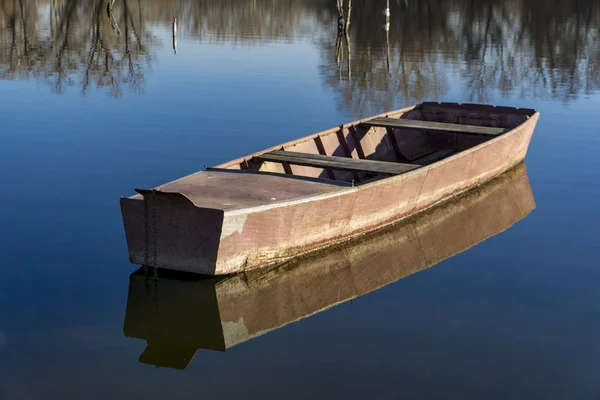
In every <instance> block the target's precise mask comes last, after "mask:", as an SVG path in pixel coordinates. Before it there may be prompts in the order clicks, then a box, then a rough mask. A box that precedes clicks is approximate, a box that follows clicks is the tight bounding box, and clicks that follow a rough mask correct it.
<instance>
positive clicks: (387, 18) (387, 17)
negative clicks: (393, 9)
mask: <svg viewBox="0 0 600 400" xmlns="http://www.w3.org/2000/svg"><path fill="white" fill-rule="evenodd" d="M384 14H385V46H386V65H387V70H388V74H389V73H390V0H387V5H386V8H385V11H384Z"/></svg>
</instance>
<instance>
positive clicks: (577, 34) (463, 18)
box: [0, 0, 600, 116]
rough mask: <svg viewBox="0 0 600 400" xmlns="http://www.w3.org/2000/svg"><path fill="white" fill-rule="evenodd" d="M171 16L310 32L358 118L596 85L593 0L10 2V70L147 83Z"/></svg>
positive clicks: (1, 58)
mask: <svg viewBox="0 0 600 400" xmlns="http://www.w3.org/2000/svg"><path fill="white" fill-rule="evenodd" d="M340 9H341V10H343V12H342V13H340ZM340 16H341V17H342V20H341V21H342V22H340ZM175 18H177V21H178V29H179V30H180V33H182V34H183V35H185V36H186V37H187V38H188V40H197V41H210V42H211V43H213V42H224V43H233V44H236V45H255V44H264V43H269V42H276V41H278V42H281V41H283V42H293V41H295V40H297V39H299V38H306V37H312V38H313V39H314V40H313V42H314V43H315V44H316V45H317V46H318V48H319V51H320V52H321V58H322V61H321V63H322V65H321V68H320V71H321V76H322V81H323V84H324V85H325V86H326V87H328V88H330V89H331V90H332V91H333V92H334V93H335V96H336V100H337V102H338V106H339V108H340V109H342V110H345V111H348V112H350V113H352V114H353V115H362V116H364V115H369V114H372V113H374V112H378V111H381V110H385V109H390V108H393V107H395V106H396V105H398V104H407V103H412V102H415V101H419V100H424V99H439V98H442V97H444V96H446V95H447V94H448V93H449V91H450V88H451V86H452V85H451V82H453V81H456V82H458V83H460V90H461V91H462V93H461V97H463V98H465V99H468V100H470V101H473V102H486V101H490V99H491V96H492V95H493V94H494V93H500V95H503V96H509V95H516V96H519V97H526V98H535V99H542V98H551V99H559V100H561V101H569V100H572V99H575V98H577V97H579V96H580V95H582V94H590V93H592V92H594V91H597V90H599V89H600V46H598V43H599V40H600V35H599V30H598V27H599V25H600V12H599V6H598V5H597V3H596V2H595V1H594V0H579V1H577V2H572V1H570V0H556V1H555V2H553V3H551V4H548V3H547V2H544V1H542V0H419V1H408V0H391V1H388V0H377V1H367V0H353V1H349V0H335V2H334V1H333V0H279V1H277V2H273V1H271V0H221V1H218V0H194V1H191V0H45V1H44V0H37V1H35V0H6V1H3V2H1V3H0V76H1V77H2V78H3V79H27V78H33V79H37V80H40V81H43V82H47V83H48V84H50V85H51V86H52V87H53V88H54V90H55V91H56V92H57V93H62V92H63V91H64V90H65V88H66V87H68V86H73V85H77V84H78V85H80V87H81V91H82V92H83V93H84V94H85V93H86V91H87V90H88V88H89V87H90V86H98V87H102V88H108V91H109V93H110V94H111V95H112V96H116V97H118V96H121V95H122V94H123V91H124V88H125V87H127V88H129V90H133V91H140V90H142V88H143V85H144V82H145V73H144V71H145V70H147V68H148V67H149V66H150V64H151V62H152V59H153V56H152V54H153V53H152V52H153V49H155V48H156V46H157V45H158V44H159V43H158V42H156V41H153V40H152V35H151V34H150V33H149V30H148V29H146V28H145V27H146V26H150V25H153V26H157V25H161V26H164V27H169V28H170V27H171V26H172V24H173V20H174V19H175Z"/></svg>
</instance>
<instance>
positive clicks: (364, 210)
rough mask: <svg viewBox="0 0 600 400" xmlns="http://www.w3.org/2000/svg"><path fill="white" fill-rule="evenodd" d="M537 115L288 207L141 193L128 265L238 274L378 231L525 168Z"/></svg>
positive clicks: (127, 202)
mask: <svg viewBox="0 0 600 400" xmlns="http://www.w3.org/2000/svg"><path fill="white" fill-rule="evenodd" d="M538 116H539V114H538V113H534V114H533V115H531V116H530V117H529V118H528V119H527V120H526V121H525V122H523V123H522V124H520V125H519V126H517V127H516V128H514V129H512V130H510V131H509V132H507V133H505V134H502V135H500V136H498V137H495V138H493V139H491V140H488V141H485V142H483V143H481V144H479V145H476V146H474V147H471V148H469V149H467V150H464V151H462V152H459V153H457V154H455V155H454V156H451V157H448V158H446V159H444V160H442V161H439V162H436V163H434V164H431V165H427V166H425V167H422V168H419V169H416V170H413V171H410V172H407V173H404V174H401V175H396V176H393V177H390V178H386V179H382V180H378V181H374V182H371V183H366V184H363V185H361V186H347V187H336V188H335V190H333V189H332V190H331V191H328V192H324V193H319V194H316V195H310V196H303V197H300V198H296V199H292V200H288V201H282V202H274V203H272V204H267V205H260V206H253V207H245V208H236V209H231V210H220V209H211V208H203V207H198V206H197V205H196V204H194V202H193V200H191V199H190V198H188V197H186V196H185V195H183V194H180V193H168V192H164V191H160V190H159V191H146V192H141V194H142V195H143V196H144V199H145V201H144V200H142V199H141V198H139V197H138V198H127V199H122V201H121V208H122V213H123V219H124V224H125V231H126V235H127V240H128V246H129V251H130V260H131V262H132V263H134V264H145V265H149V266H157V267H160V268H168V269H176V270H182V271H188V272H195V273H201V274H209V275H222V274H232V273H237V272H240V271H244V270H249V269H253V268H258V267H261V266H265V265H269V264H273V263H277V262H281V261H285V260H287V259H289V258H291V257H294V256H297V255H299V254H302V253H306V252H310V251H314V250H317V249H321V248H323V247H326V246H328V245H331V244H335V243H339V242H341V241H344V240H347V239H349V238H352V237H355V236H357V235H361V234H363V233H365V232H369V231H374V230H376V229H378V228H381V227H383V226H385V225H387V224H390V223H392V222H395V221H398V220H400V219H403V218H406V217H408V216H410V215H413V214H415V213H418V212H420V211H423V210H425V209H427V208H429V207H432V206H433V205H435V204H437V203H440V202H442V201H444V200H447V199H449V198H451V197H453V196H456V195H457V194H459V193H462V192H464V191H466V190H469V189H470V188H473V187H476V186H478V185H481V184H482V183H484V182H486V181H489V180H490V179H492V178H494V177H496V176H498V175H500V174H502V173H503V172H505V171H507V170H509V169H511V168H512V167H514V166H516V165H517V164H519V163H520V162H522V161H523V159H524V158H525V156H526V154H527V150H528V146H529V143H530V140H531V137H532V134H533V131H534V129H535V126H536V123H537V120H538ZM273 190H274V191H276V190H277V188H276V187H274V188H273ZM149 209H150V210H149ZM144 222H145V223H144ZM142 231H143V232H144V233H143V234H142Z"/></svg>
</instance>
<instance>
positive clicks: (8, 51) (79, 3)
mask: <svg viewBox="0 0 600 400" xmlns="http://www.w3.org/2000/svg"><path fill="white" fill-rule="evenodd" d="M141 7H142V0H51V1H49V2H47V3H46V4H44V5H43V6H40V5H39V2H36V1H32V0H9V1H4V2H2V3H1V4H0V29H2V31H1V32H2V42H0V48H1V49H0V76H2V78H3V79H27V78H34V79H37V80H39V81H43V82H46V83H48V84H49V85H50V86H51V87H52V88H53V90H54V91H55V92H56V93H59V94H60V93H63V91H64V90H65V88H66V87H67V86H73V85H75V84H76V78H75V76H76V75H79V76H80V79H79V84H80V86H81V91H82V93H83V94H85V93H86V92H87V90H88V88H89V87H90V86H91V85H95V86H97V87H102V88H107V89H108V92H109V93H110V95H111V96H114V97H120V96H121V95H122V94H123V86H124V85H126V86H128V88H129V89H130V90H132V91H136V92H137V91H140V90H141V89H142V87H143V84H144V79H145V76H144V67H145V66H147V65H149V64H150V62H151V55H150V53H149V52H148V48H147V47H148V46H149V45H151V44H152V43H151V42H150V41H151V36H150V35H149V34H148V33H147V32H145V31H144V30H143V18H142V14H141Z"/></svg>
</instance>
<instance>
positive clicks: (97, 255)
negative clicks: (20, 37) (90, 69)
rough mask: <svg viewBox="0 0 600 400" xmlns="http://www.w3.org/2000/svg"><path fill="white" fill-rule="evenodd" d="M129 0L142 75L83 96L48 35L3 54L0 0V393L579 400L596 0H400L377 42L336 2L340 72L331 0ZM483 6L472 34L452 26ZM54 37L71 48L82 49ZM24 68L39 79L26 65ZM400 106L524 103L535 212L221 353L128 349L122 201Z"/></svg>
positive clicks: (591, 349)
mask: <svg viewBox="0 0 600 400" xmlns="http://www.w3.org/2000/svg"><path fill="white" fill-rule="evenodd" d="M99 1H100V0H97V1H91V2H89V4H84V3H78V2H76V1H75V2H72V3H74V4H76V5H77V7H79V8H78V9H80V10H84V11H86V10H90V9H92V8H93V7H94V6H95V5H96V4H97V3H98V2H99ZM49 3H50V2H44V1H38V2H37V3H36V2H32V1H24V4H25V9H26V14H27V18H26V19H27V23H28V28H27V29H29V30H30V31H31V30H33V32H34V33H32V35H34V36H35V39H32V37H31V36H30V37H29V39H28V40H29V43H30V44H29V45H30V46H32V48H31V49H30V51H31V52H33V48H34V47H35V46H37V47H35V48H38V49H40V48H42V49H45V47H44V46H46V47H48V46H49V45H48V42H49V41H51V40H52V37H53V35H52V34H51V32H50V31H49V28H48V26H47V22H46V20H47V18H46V16H47V15H48V14H49V13H50V12H51V10H50V8H49V7H50V6H49V5H48V4H49ZM66 3H67V5H68V3H69V2H66ZM124 3H127V1H125V2H124ZM131 3H132V4H130V6H131V7H133V8H135V10H136V12H137V10H139V7H142V18H141V19H142V21H143V27H144V28H143V31H144V35H146V38H147V43H146V44H145V46H146V52H147V54H145V55H144V56H143V57H142V59H141V61H140V62H139V64H137V67H138V68H140V69H141V70H143V82H142V83H141V84H139V85H138V86H132V85H129V84H127V83H123V84H121V85H120V89H119V90H118V91H117V92H116V94H117V95H116V96H115V91H114V90H112V91H111V89H110V87H107V86H100V87H98V86H96V85H95V84H92V85H90V86H89V87H88V88H87V89H86V91H85V95H84V94H83V93H82V82H83V76H84V69H85V68H84V65H83V64H81V65H80V64H77V63H75V64H77V66H76V67H74V69H73V71H72V72H70V73H67V74H66V79H65V80H66V81H68V83H67V84H65V85H64V86H63V87H62V88H61V90H60V93H57V90H56V85H55V83H53V82H55V80H54V79H55V78H56V76H57V72H56V68H55V67H52V64H53V62H52V60H53V58H52V57H54V55H53V54H54V53H52V51H51V50H47V53H44V52H43V51H42V50H40V53H42V54H41V55H40V56H35V57H34V56H33V55H29V57H30V59H29V61H28V62H30V64H27V62H25V61H26V57H25V56H22V58H21V65H20V66H18V67H14V63H13V64H11V63H12V61H11V60H10V58H9V56H10V49H11V41H12V36H11V35H12V32H13V30H12V28H11V27H12V25H10V24H11V18H12V17H11V16H13V17H14V15H18V14H15V13H14V10H12V9H11V5H9V4H4V3H3V4H2V5H0V47H1V48H2V50H1V51H0V71H3V72H5V71H6V70H10V69H11V68H13V70H18V71H20V72H19V74H17V77H16V79H12V78H10V77H8V76H6V75H2V74H0V75H2V76H4V77H5V78H6V79H4V80H1V81H0V117H1V120H2V128H1V130H0V171H2V172H1V173H0V176H1V177H2V190H1V191H0V193H1V194H2V201H1V203H0V204H1V207H0V376H1V378H0V398H1V399H11V400H12V399H25V398H27V399H80V398H86V399H107V398H112V399H121V398H122V399H137V398H140V399H153V398H169V399H184V398H185V399H187V398H240V397H243V398H283V397H285V398H298V399H301V398H302V399H304V398H410V399H414V398H418V399H421V398H423V399H433V398H440V399H442V398H443V399H448V398H497V399H507V398H511V399H534V398H535V399H537V398H540V399H554V398H556V399H567V398H568V399H595V398H600V384H599V383H598V376H599V375H600V290H598V289H599V287H600V286H599V285H600V284H599V282H600V261H599V259H598V249H599V247H598V243H599V241H598V238H599V237H600V218H599V213H598V207H597V205H598V200H597V199H598V197H599V195H600V186H599V185H598V182H599V181H600V163H599V161H598V157H597V155H598V154H600V153H599V152H600V128H599V127H598V126H599V124H598V116H599V115H600V113H599V111H598V110H600V91H599V89H600V73H599V72H598V71H600V58H599V55H600V48H599V47H598V43H599V42H598V40H599V38H600V7H599V6H598V5H597V4H596V3H595V2H593V1H587V2H586V1H584V2H580V3H582V4H579V5H578V6H572V7H570V6H567V5H565V4H567V3H568V4H570V3H569V2H561V1H559V2H557V3H556V4H554V5H548V6H544V7H546V8H547V9H546V10H544V12H543V13H540V15H537V16H534V17H527V16H528V15H530V14H529V13H530V11H531V10H532V9H537V8H539V7H540V6H539V2H536V1H528V0H521V1H518V2H503V1H490V2H483V3H481V4H479V3H477V5H475V6H473V7H475V9H476V10H475V12H474V11H473V10H471V9H470V8H469V7H468V4H469V2H466V1H460V0H454V1H450V2H448V4H446V5H444V7H445V9H442V10H441V11H438V12H436V11H431V12H430V14H427V13H426V12H425V10H426V9H427V6H428V5H429V6H431V7H433V9H435V7H437V6H436V4H437V2H433V1H432V2H429V1H427V2H425V1H422V2H420V3H419V4H418V5H417V4H412V3H410V2H409V3H407V4H404V5H403V4H400V3H401V2H400V3H398V4H392V10H391V21H390V30H389V37H390V38H389V39H388V40H387V43H386V34H385V29H384V25H385V17H384V15H383V10H384V8H385V2H384V1H379V0H378V1H375V2H369V6H368V7H367V6H366V5H364V4H363V5H362V6H361V2H360V1H358V0H354V4H353V11H352V17H351V18H352V19H351V25H350V29H349V42H350V45H351V57H352V61H351V76H350V77H348V74H347V56H346V59H345V61H342V63H341V64H342V68H341V70H342V72H341V78H340V72H339V71H340V68H339V67H338V64H337V63H336V53H335V43H336V27H337V16H336V13H335V3H334V2H333V1H331V3H332V4H329V2H325V1H318V0H312V1H297V2H294V1H284V2H282V3H281V4H280V5H279V6H278V7H274V6H273V7H271V6H269V4H271V2H268V1H264V2H262V1H259V2H251V1H245V0H240V1H230V2H220V1H217V0H214V1H201V2H197V3H196V2H187V1H183V0H182V1H180V2H174V3H173V4H170V3H165V4H163V3H162V2H159V1H154V0H153V1H148V2H146V3H143V4H142V3H138V2H135V4H133V3H134V2H131ZM252 3H254V6H252ZM256 3H258V5H256ZM263 3H264V4H263ZM393 3H394V2H393ZM563 3H565V4H563ZM542 4H545V3H542ZM36 7H37V9H36ZM63 7H66V5H63ZM119 7H121V8H119ZM195 7H197V8H198V10H196V9H195ZM371 7H372V8H373V9H374V11H368V10H370V8H371ZM440 7H441V6H440ZM578 7H580V8H578ZM115 8H116V9H117V22H118V23H119V25H120V26H119V29H120V30H121V36H120V37H118V38H116V39H115V38H114V37H113V36H111V35H114V32H113V31H111V28H110V24H109V23H107V22H103V24H104V25H103V27H104V28H103V29H105V30H104V32H105V33H104V34H105V35H107V37H113V39H111V40H112V41H113V42H114V46H119V45H122V41H123V40H124V39H123V36H125V33H124V32H125V24H124V23H123V22H122V21H124V20H123V19H120V18H122V10H123V9H122V6H120V5H119V4H117V5H116V6H115ZM104 9H105V6H102V10H104ZM35 10H37V13H36V12H34V11H35ZM248 10H251V11H248ZM63 11H64V10H63V9H59V14H60V12H63ZM503 11H504V12H506V13H507V15H504V16H503V14H502V12H503ZM473 12H474V14H475V15H476V17H473V18H474V19H472V20H470V19H468V18H467V16H468V15H471V14H469V13H473ZM134 14H135V13H134ZM479 14H481V16H480V17H481V18H480V17H479ZM36 15H37V17H36ZM61 15H62V14H61ZM136 15H137V14H136ZM196 15H198V16H196ZM490 15H491V17H490V19H489V20H488V16H490ZM517 17H518V18H517ZM36 18H37V19H36ZM73 18H80V19H81V20H82V22H81V23H82V24H85V23H86V20H85V17H84V16H81V15H79V16H76V17H73ZM173 18H178V43H177V54H174V51H173V49H172V45H171V43H172V31H171V23H172V19H173ZM237 18H239V21H238V19H237ZM278 18H279V19H278ZM503 18H505V19H503ZM527 18H533V19H534V21H533V22H532V21H529V20H528V19H527ZM440 20H443V21H446V22H444V23H441V22H440ZM490 20H491V21H492V22H491V24H490V26H491V28H490V29H489V33H488V35H487V36H485V35H483V34H481V35H479V36H476V37H475V38H473V37H471V36H469V32H471V33H472V32H484V31H485V26H486V23H487V22H488V21H490ZM12 21H13V22H12V23H13V24H18V23H19V21H20V20H19V18H17V19H16V22H14V21H15V20H14V18H13V19H12ZM465 21H466V22H465ZM503 21H504V22H507V21H508V22H510V23H511V24H512V25H511V24H508V23H503ZM524 21H529V23H528V25H525V22H524ZM242 22H243V23H245V24H247V29H243V28H245V27H246V26H243V25H240V24H241V23H242ZM425 22H426V23H425ZM31 24H37V25H35V26H36V27H37V31H36V30H35V29H33V28H32V27H31ZM440 24H441V25H443V26H442V27H440V26H438V25H440ZM465 24H468V25H465ZM578 24H579V25H578ZM18 26H20V25H18ZM544 27H547V29H543V28H544ZM551 27H552V29H551ZM261 29H262V30H261ZM238 30H239V31H240V32H241V33H239V32H238ZM498 30H499V31H498ZM517 31H518V32H521V31H524V32H525V33H524V34H523V35H524V36H525V39H523V42H522V43H521V44H520V45H517V44H515V42H516V41H517V39H516V38H517V37H518V35H517V33H515V32H517ZM574 31H575V32H576V33H573V32H574ZM548 32H549V33H548ZM553 32H554V33H553ZM72 35H73V37H74V38H77V37H79V38H84V37H86V35H87V31H81V32H78V31H74V32H73V33H72ZM71 43H75V44H73V45H71V46H73V47H67V49H66V51H67V53H68V54H83V55H82V56H81V57H80V60H82V61H81V62H83V61H85V59H86V58H85V54H88V53H86V51H89V46H90V45H89V43H88V44H86V45H84V46H82V47H80V48H79V47H75V46H77V43H78V42H77V41H76V40H74V39H73V40H71ZM86 43H87V42H86ZM111 43H112V42H111ZM24 46H25V45H24ZM48 48H49V47H48ZM388 48H389V54H390V70H389V71H388V70H387V67H386V54H387V53H388ZM44 51H45V50H44ZM115 54H118V52H117V51H115ZM38 64H39V65H40V67H39V68H41V69H42V70H44V71H46V73H45V75H44V74H41V75H40V74H37V75H36V76H34V74H33V73H27V70H28V69H30V70H34V69H36V68H37V65H38ZM11 65H13V66H11ZM28 65H29V66H28ZM82 65H83V66H82ZM123 68H124V71H125V73H126V72H127V66H124V67H123ZM474 71H475V72H474ZM28 75H29V76H28ZM42 75H44V76H42ZM420 100H438V101H456V102H473V101H476V102H485V103H492V104H498V105H511V106H518V107H530V108H535V109H537V110H539V111H540V112H541V118H540V121H539V124H538V126H537V129H536V131H535V134H534V137H533V140H532V142H531V146H530V150H529V153H528V155H527V158H526V165H527V171H528V176H529V180H530V183H531V186H532V190H533V194H534V197H535V201H536V204H537V207H536V209H535V210H534V211H533V212H532V213H531V214H530V215H529V216H527V217H526V218H525V219H523V220H522V221H520V222H518V223H517V224H515V225H514V226H513V227H512V228H510V229H509V230H507V231H505V232H503V233H501V234H498V235H496V236H494V237H492V238H490V239H488V240H486V241H485V242H483V243H481V244H479V245H477V246H475V247H473V248H471V249H470V250H468V251H465V252H463V253H460V254H458V255H456V256H455V257H453V258H450V259H448V260H446V261H444V262H442V263H440V264H439V265H437V266H435V267H434V268H431V269H428V270H425V271H422V272H420V273H418V274H416V275H413V276H410V277H408V278H406V279H403V280H401V281H399V282H396V283H394V284H392V285H389V286H386V287H384V288H383V289H381V290H379V291H376V292H373V293H370V294H368V295H365V296H363V297H360V298H359V299H356V300H354V301H353V302H352V303H344V304H341V305H339V306H336V307H334V308H332V309H330V310H328V311H326V312H322V313H318V314H316V315H313V316H311V317H310V318H306V319H303V320H301V321H300V322H297V323H293V324H290V325H287V326H286V327H283V328H281V329H278V330H275V331H272V332H270V333H268V334H265V335H262V336H259V337H257V338H254V339H252V340H249V341H247V342H245V343H243V344H240V345H238V346H235V347H233V348H231V349H229V350H228V351H227V352H225V353H219V352H213V351H208V350H199V351H198V353H197V354H196V356H195V358H194V360H193V361H192V362H191V364H190V365H189V366H188V367H187V368H186V369H185V370H183V371H179V370H174V369H169V368H156V367H154V366H151V365H147V364H143V363H140V362H139V361H138V358H139V356H140V354H141V353H142V351H143V350H144V348H145V345H146V344H145V342H144V341H142V340H137V339H132V338H128V337H125V336H124V334H123V323H124V317H125V311H126V305H127V297H128V287H129V275H130V274H131V273H132V272H133V271H135V269H136V268H137V267H135V266H133V265H131V264H129V262H128V258H127V249H126V243H125V238H124V233H123V228H122V222H121V215H120V210H119V197H120V196H129V195H131V194H132V193H133V189H134V188H138V187H140V188H149V187H153V186H156V185H159V184H161V183H164V182H166V181H170V180H173V179H175V178H178V177H180V176H183V175H185V174H188V173H191V172H194V171H197V170H199V169H201V168H202V167H203V166H205V165H215V164H218V163H221V162H224V161H227V160H229V159H232V158H235V157H238V156H240V155H244V154H248V153H251V152H254V151H256V150H260V149H262V148H265V147H268V146H270V145H273V144H275V143H280V142H284V141H286V140H290V139H293V138H296V137H299V136H303V135H306V134H309V133H312V132H315V131H319V130H322V129H325V128H329V127H332V126H336V125H339V124H341V123H343V122H346V121H349V120H352V119H356V118H359V117H365V116H368V115H371V114H374V113H377V112H383V111H386V110H391V109H394V108H399V107H401V106H405V105H411V104H414V103H415V102H417V101H420ZM174 339H175V340H176V338H174Z"/></svg>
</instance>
